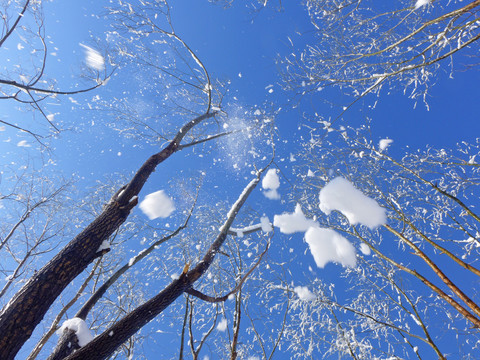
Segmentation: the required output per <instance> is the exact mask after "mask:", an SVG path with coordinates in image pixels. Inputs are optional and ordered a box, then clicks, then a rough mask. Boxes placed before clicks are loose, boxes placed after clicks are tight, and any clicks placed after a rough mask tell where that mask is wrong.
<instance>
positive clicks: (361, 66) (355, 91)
mask: <svg viewBox="0 0 480 360" xmlns="http://www.w3.org/2000/svg"><path fill="white" fill-rule="evenodd" d="M412 5H413V2H412V1H396V2H392V3H386V2H383V3H379V2H375V1H367V2H365V1H355V0H354V1H352V0H345V1H308V2H307V4H306V6H307V9H308V13H309V16H310V21H311V24H312V25H313V29H314V37H313V40H311V39H310V33H306V34H305V35H304V37H306V38H307V47H306V48H305V50H304V51H303V52H301V53H294V54H293V55H292V56H290V57H288V58H286V59H284V60H282V61H281V62H282V64H283V65H284V67H283V72H284V75H283V76H284V81H285V87H286V88H287V89H290V90H294V91H295V92H297V93H298V94H306V93H312V92H315V91H319V90H322V89H323V88H327V87H338V88H339V89H341V92H342V93H349V94H351V95H352V96H353V98H354V100H355V101H357V100H358V99H359V98H362V97H364V96H365V95H367V94H369V93H376V94H378V93H379V91H380V89H382V88H387V91H388V90H390V89H394V88H397V89H398V88H400V89H403V91H404V93H407V94H408V95H409V97H411V98H413V99H417V98H419V97H421V98H423V100H424V101H425V102H426V100H427V94H428V90H429V86H430V84H431V83H432V82H433V81H434V79H435V78H436V75H437V73H438V72H443V71H447V70H446V67H443V66H441V62H442V61H444V62H449V66H450V67H452V69H453V62H454V58H453V56H457V55H458V60H457V62H460V63H462V62H463V63H467V64H468V62H470V63H471V64H475V60H473V61H472V60H471V59H469V58H468V56H469V55H470V54H472V55H473V54H475V51H476V50H475V49H478V45H477V40H478V39H479V38H480V34H479V33H478V10H479V5H480V2H479V1H469V2H468V3H467V4H465V3H463V2H460V1H448V2H445V1H435V2H431V1H417V2H416V6H412ZM300 40H301V39H300ZM457 53H459V54H457ZM462 53H463V56H462V55H461V54H462ZM450 76H452V73H451V74H450ZM350 105H352V104H350Z"/></svg>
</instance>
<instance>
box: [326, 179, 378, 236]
mask: <svg viewBox="0 0 480 360" xmlns="http://www.w3.org/2000/svg"><path fill="white" fill-rule="evenodd" d="M320 210H322V211H323V212H324V213H325V214H326V215H330V213H331V212H332V210H338V211H340V212H341V213H342V214H343V215H345V217H346V218H347V219H348V221H349V222H350V224H351V225H355V224H358V223H360V224H362V225H365V226H368V227H369V228H370V229H374V228H376V227H378V226H380V225H383V224H385V223H386V221H387V215H386V213H385V209H384V208H382V207H381V206H380V205H378V203H377V202H376V201H375V200H373V199H370V198H369V197H367V196H365V195H364V194H363V193H362V192H361V191H360V190H358V189H357V188H356V187H355V186H353V184H352V183H350V182H349V181H348V180H346V179H344V178H342V177H337V178H335V179H333V180H332V181H330V182H329V183H328V184H327V185H325V187H324V188H323V189H322V190H321V191H320Z"/></svg>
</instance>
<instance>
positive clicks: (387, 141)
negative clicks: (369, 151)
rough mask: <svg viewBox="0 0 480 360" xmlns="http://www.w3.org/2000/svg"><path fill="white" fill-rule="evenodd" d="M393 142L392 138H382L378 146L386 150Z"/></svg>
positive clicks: (381, 149)
mask: <svg viewBox="0 0 480 360" xmlns="http://www.w3.org/2000/svg"><path fill="white" fill-rule="evenodd" d="M391 143H393V140H392V139H381V140H380V141H379V142H378V148H379V150H380V151H383V150H385V149H386V148H387V147H388V146H389V145H390V144H391Z"/></svg>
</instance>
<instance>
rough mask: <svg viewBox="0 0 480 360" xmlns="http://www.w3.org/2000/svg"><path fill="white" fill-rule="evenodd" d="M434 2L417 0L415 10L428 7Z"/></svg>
mask: <svg viewBox="0 0 480 360" xmlns="http://www.w3.org/2000/svg"><path fill="white" fill-rule="evenodd" d="M431 2H432V0H417V2H416V3H415V10H416V9H419V8H421V7H422V6H425V5H428V4H430V3H431Z"/></svg>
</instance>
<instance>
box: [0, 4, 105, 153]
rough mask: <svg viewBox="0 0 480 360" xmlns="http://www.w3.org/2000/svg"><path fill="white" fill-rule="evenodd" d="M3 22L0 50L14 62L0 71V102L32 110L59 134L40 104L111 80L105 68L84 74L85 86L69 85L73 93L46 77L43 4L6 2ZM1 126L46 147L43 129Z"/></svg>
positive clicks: (16, 125)
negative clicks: (5, 49)
mask: <svg viewBox="0 0 480 360" xmlns="http://www.w3.org/2000/svg"><path fill="white" fill-rule="evenodd" d="M2 18H3V22H2V30H1V37H0V48H5V47H6V46H7V44H8V45H9V46H12V47H15V48H16V50H17V51H16V53H15V52H14V51H11V50H10V51H9V58H8V59H7V61H11V60H13V61H11V63H12V64H14V65H13V66H11V67H4V68H3V69H2V74H1V75H0V92H1V96H0V99H1V100H4V101H7V102H8V103H9V104H12V105H13V104H14V103H15V102H16V103H19V104H22V105H26V106H27V107H28V108H30V109H32V110H35V111H36V112H38V114H39V115H40V116H41V117H42V118H43V119H44V122H46V123H47V124H48V126H49V128H50V131H51V132H52V133H57V134H58V133H59V132H60V131H61V130H62V128H61V124H59V123H58V122H56V121H54V114H49V113H48V112H47V110H46V109H44V107H43V106H42V105H41V104H42V103H44V102H46V101H45V100H47V99H49V100H50V101H54V98H56V97H57V96H62V95H76V94H81V93H85V92H89V91H92V90H94V89H96V88H98V87H100V86H102V85H103V84H104V83H105V82H106V81H107V80H108V78H109V76H110V74H108V72H107V71H108V70H107V67H106V66H105V64H102V66H99V67H98V68H97V69H93V70H92V69H90V70H89V73H88V74H87V73H86V74H85V77H88V78H89V81H88V83H89V84H88V85H87V86H82V87H80V88H79V86H78V84H75V83H73V84H71V85H72V88H73V90H67V89H61V88H59V87H58V86H57V84H56V82H55V81H54V80H53V79H51V78H48V75H47V57H48V41H47V39H46V35H45V26H44V18H43V11H42V3H41V2H40V1H31V0H25V1H12V2H5V4H3V5H2ZM25 18H28V20H25ZM14 34H15V36H18V37H19V38H20V42H18V43H17V44H15V45H14V44H13V41H14V39H13V38H14V36H13V35H14ZM26 54H29V55H28V56H30V61H22V60H21V59H22V58H25V55H26ZM20 64H21V65H20ZM0 123H2V124H3V125H6V126H9V127H12V128H14V129H17V130H21V131H24V132H26V133H28V134H30V135H32V136H33V137H34V138H35V140H37V141H38V142H39V143H41V144H43V145H45V144H44V140H42V139H44V137H45V135H42V134H41V133H40V130H43V129H42V128H43V127H42V126H41V125H39V124H36V123H35V122H34V123H33V124H27V125H24V124H19V123H17V122H15V121H5V120H0ZM37 129H38V130H37ZM42 133H43V131H42Z"/></svg>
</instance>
